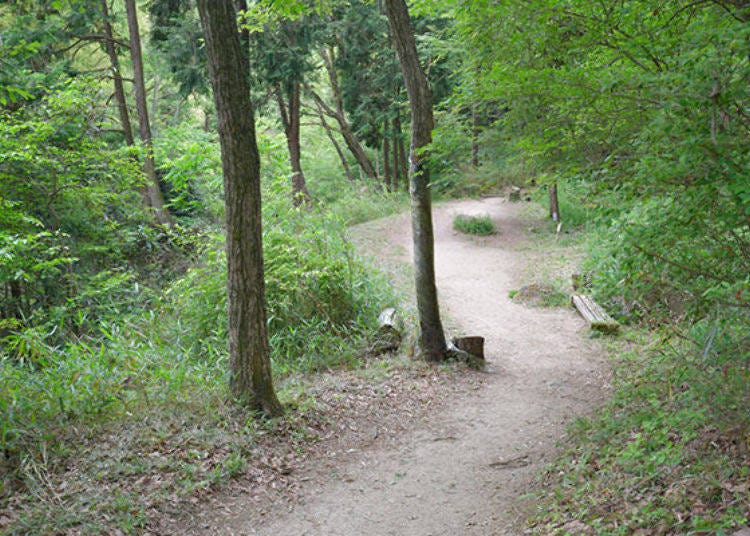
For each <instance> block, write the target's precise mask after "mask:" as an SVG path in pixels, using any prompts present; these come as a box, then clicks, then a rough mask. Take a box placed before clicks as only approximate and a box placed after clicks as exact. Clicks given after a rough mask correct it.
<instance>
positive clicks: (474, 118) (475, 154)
mask: <svg viewBox="0 0 750 536" xmlns="http://www.w3.org/2000/svg"><path fill="white" fill-rule="evenodd" d="M471 165H472V166H474V167H479V117H478V115H477V105H476V103H472V105H471Z"/></svg>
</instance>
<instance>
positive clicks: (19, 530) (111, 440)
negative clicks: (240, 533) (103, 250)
mask: <svg viewBox="0 0 750 536" xmlns="http://www.w3.org/2000/svg"><path fill="white" fill-rule="evenodd" d="M265 190H266V202H265V205H264V223H265V224H264V249H265V252H264V253H265V258H266V290H267V302H268V313H269V314H268V316H269V337H270V344H271V348H272V366H273V368H274V373H275V375H276V377H277V378H280V379H282V380H283V378H285V377H290V376H292V375H297V376H298V375H301V374H305V373H309V372H313V371H318V370H326V369H330V368H339V367H356V366H359V364H360V363H361V362H362V360H361V356H362V355H363V354H364V353H365V349H366V347H367V344H368V340H369V337H370V334H371V333H372V332H373V330H374V329H375V328H376V322H377V316H378V313H379V311H380V310H381V309H382V308H384V307H386V306H389V305H392V304H394V303H395V301H397V297H396V296H395V295H394V293H393V291H392V289H391V287H390V286H389V285H388V284H387V283H386V281H385V279H384V277H383V276H381V275H379V272H378V270H377V269H375V268H374V267H372V266H369V265H368V264H367V263H366V261H364V260H363V259H361V258H359V257H357V256H356V255H355V254H354V252H353V250H352V247H351V245H350V243H349V241H348V239H347V230H346V225H345V223H344V220H343V218H342V217H339V216H337V215H335V214H333V213H331V212H329V211H325V210H319V209H316V210H313V211H312V212H310V213H306V212H305V211H299V210H297V209H294V208H291V206H290V205H291V203H289V202H288V200H289V199H290V198H291V196H290V194H289V187H288V185H287V181H286V180H285V179H284V178H283V177H282V178H281V179H273V180H269V181H268V182H267V183H266V185H265ZM196 242H200V243H202V245H201V246H198V249H197V253H196V258H197V259H198V260H197V262H196V263H195V264H194V266H193V267H192V268H190V269H188V270H187V271H186V272H185V273H184V275H183V276H181V277H179V278H177V279H176V280H174V281H173V282H172V283H171V284H169V286H168V287H167V288H166V289H165V291H164V292H163V293H157V292H155V291H153V290H151V291H149V296H150V299H149V301H148V302H147V307H145V306H143V307H136V308H132V309H131V310H130V311H129V312H128V313H127V314H125V313H122V314H120V315H119V316H113V318H111V319H105V318H100V319H99V320H98V322H97V325H96V329H95V330H90V331H89V332H88V333H87V334H86V335H85V336H81V337H78V338H74V339H71V340H69V341H68V342H66V343H64V344H62V343H61V344H56V345H50V344H47V343H46V342H45V340H46V337H45V333H44V332H42V331H40V332H38V333H37V332H36V331H30V330H23V331H18V332H16V333H14V334H13V335H12V339H9V338H6V343H7V342H8V341H11V342H13V343H18V344H25V345H26V346H25V347H24V348H23V352H18V351H17V352H15V353H10V352H8V351H4V352H3V353H2V355H0V510H2V511H3V512H6V513H7V515H5V517H3V516H0V533H5V532H6V531H8V532H7V533H8V534H28V533H46V532H54V531H60V530H67V529H70V530H80V531H83V532H85V533H98V532H102V533H107V532H109V531H110V530H111V529H112V527H118V528H119V529H121V530H124V531H125V532H130V531H137V530H140V529H141V528H142V527H144V526H145V524H146V523H147V522H148V519H149V518H150V517H152V516H153V515H154V511H153V509H154V508H157V507H158V504H160V503H161V502H164V501H166V502H175V501H179V500H181V498H182V499H184V498H185V497H188V496H194V495H195V494H196V493H199V492H200V491H201V490H202V489H207V488H210V487H211V486H214V485H216V484H219V483H221V482H224V481H226V480H228V479H231V478H233V476H234V475H236V474H239V473H243V472H244V469H245V465H246V464H247V463H248V460H249V459H250V458H251V456H250V452H251V451H252V452H255V451H254V450H253V444H254V443H255V441H256V439H255V438H256V436H257V433H258V430H257V427H258V426H263V425H262V424H259V422H256V419H255V416H254V415H253V414H252V413H247V412H246V411H244V410H241V409H238V408H236V407H234V405H233V404H231V403H229V402H228V400H229V396H228V392H227V383H228V378H227V375H228V369H229V364H228V357H227V348H226V340H227V339H226V337H227V336H226V326H225V322H226V287H225V285H226V265H225V255H224V244H223V235H222V234H221V233H220V232H215V233H212V232H207V233H205V234H204V235H203V236H202V237H201V238H200V239H199V240H198V239H196ZM24 341H25V342H24ZM4 348H5V350H7V349H8V348H9V346H8V345H7V344H6V346H5V347H4ZM280 396H281V398H282V403H285V404H287V405H289V404H292V405H294V406H295V407H296V406H297V405H299V403H300V396H303V395H300V393H294V392H288V393H284V392H283V389H282V393H281V395H280ZM303 398H304V396H303ZM298 415H299V412H298V411H294V410H292V411H291V412H290V414H289V416H287V417H285V418H284V420H283V421H281V423H282V424H280V425H279V426H284V427H287V428H289V430H290V431H289V434H292V435H293V436H294V437H298V438H302V437H304V435H305V431H304V430H305V427H304V426H303V425H302V424H299V426H298V425H297V424H295V423H296V421H295V419H297V418H298ZM284 423H286V424H284ZM273 426H275V425H273ZM154 475H155V476H154ZM154 478H155V479H156V480H154ZM93 505H96V506H93ZM9 516H10V517H9ZM103 519H106V520H107V521H106V523H103V521H102V520H103Z"/></svg>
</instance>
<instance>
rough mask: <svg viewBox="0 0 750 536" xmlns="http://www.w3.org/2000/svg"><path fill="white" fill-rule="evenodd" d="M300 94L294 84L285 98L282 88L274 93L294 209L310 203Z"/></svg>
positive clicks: (298, 86) (296, 85)
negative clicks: (289, 169) (301, 132)
mask: <svg viewBox="0 0 750 536" xmlns="http://www.w3.org/2000/svg"><path fill="white" fill-rule="evenodd" d="M300 93H301V90H300V85H299V84H298V83H296V82H295V83H293V84H292V86H291V88H290V91H289V93H288V94H287V95H286V98H285V96H284V90H283V88H282V87H279V88H277V91H276V102H277V103H278V105H279V113H280V114H281V123H282V124H283V125H284V134H285V135H286V146H287V148H288V149H289V163H290V165H291V167H292V195H293V196H294V206H296V207H298V206H300V205H301V204H302V203H304V204H305V205H308V206H309V205H310V203H311V199H310V192H309V191H308V190H307V183H306V181H305V174H304V173H303V172H302V162H301V155H302V146H301V144H300V139H299V129H300V122H301V118H302V114H301V105H300Z"/></svg>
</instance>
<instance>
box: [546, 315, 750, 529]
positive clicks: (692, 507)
mask: <svg viewBox="0 0 750 536" xmlns="http://www.w3.org/2000/svg"><path fill="white" fill-rule="evenodd" d="M748 327H750V326H749V325H748V323H747V319H746V318H745V319H744V320H743V319H741V318H737V317H733V316H727V317H724V318H722V319H720V320H718V321H715V322H703V323H700V324H697V325H695V326H693V327H692V328H691V329H690V331H688V332H686V333H683V334H682V338H679V339H675V338H671V337H668V338H664V339H662V340H660V341H659V340H654V341H644V340H640V341H638V342H639V343H640V344H639V346H640V347H642V348H644V349H645V350H644V351H643V353H639V352H638V351H636V352H632V351H631V352H626V351H623V352H622V354H621V357H619V358H618V360H617V362H616V363H615V369H614V388H615V393H614V396H613V397H612V400H611V401H610V402H609V403H608V404H607V405H606V406H605V407H604V408H603V409H602V410H601V411H600V412H599V413H598V415H596V416H594V417H592V418H588V419H581V420H579V421H578V422H577V423H576V424H575V426H574V427H573V428H572V430H571V434H572V438H571V439H572V440H573V442H574V443H573V444H572V445H571V446H570V449H569V450H568V452H567V453H566V455H565V456H563V457H562V458H561V459H560V460H559V461H557V462H556V463H555V464H554V465H553V466H552V467H550V468H548V469H547V471H546V473H545V475H544V477H543V478H544V485H545V489H544V490H543V491H540V492H538V496H539V499H540V500H541V504H540V505H539V508H538V510H537V512H538V513H537V515H536V516H535V517H534V518H533V520H532V522H531V524H532V526H533V528H534V530H533V533H535V534H565V533H566V528H567V527H573V526H577V527H579V528H580V527H581V526H586V527H590V528H592V529H594V530H596V531H597V532H598V533H602V534H632V533H633V532H637V531H639V530H648V531H655V532H657V533H662V532H663V533H667V532H669V533H679V534H691V533H694V532H699V531H705V532H711V533H712V534H713V533H716V534H720V533H722V532H721V531H724V533H730V532H731V529H732V528H736V527H738V526H741V525H744V524H745V523H746V522H747V520H748V519H750V510H748V504H747V500H746V499H747V495H746V491H745V490H746V488H747V486H748V484H750V481H749V480H748V479H749V478H750V475H749V474H748V471H747V462H748V440H749V439H750V438H749V437H748V434H747V430H748V428H749V425H750V422H749V421H748V415H750V407H749V406H748V399H747V368H746V365H747V364H746V362H745V359H744V358H742V357H741V356H742V355H743V351H744V355H747V349H748V348H747V344H748V340H747V333H748V331H747V329H748ZM649 342H650V343H651V344H648V343H649ZM665 343H667V344H665ZM649 347H651V348H653V349H654V350H651V351H649V350H648V348H649ZM743 349H744V350H743ZM618 350H620V348H618Z"/></svg>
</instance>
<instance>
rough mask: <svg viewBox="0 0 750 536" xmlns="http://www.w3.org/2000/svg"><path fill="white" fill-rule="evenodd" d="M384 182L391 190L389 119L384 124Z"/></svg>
mask: <svg viewBox="0 0 750 536" xmlns="http://www.w3.org/2000/svg"><path fill="white" fill-rule="evenodd" d="M383 182H384V183H385V189H386V190H387V191H391V188H392V186H391V144H390V140H389V139H388V121H387V120H386V121H385V123H384V125H383Z"/></svg>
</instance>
